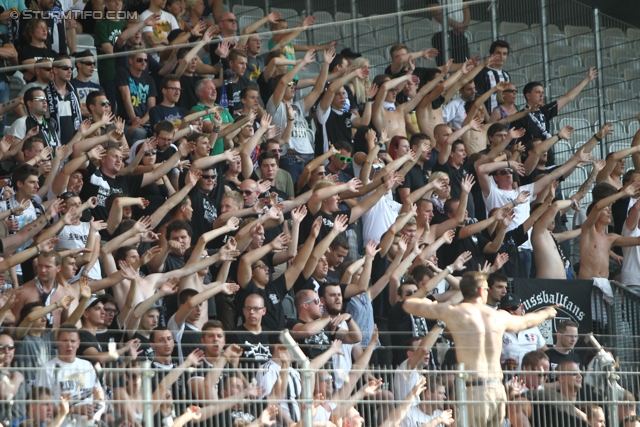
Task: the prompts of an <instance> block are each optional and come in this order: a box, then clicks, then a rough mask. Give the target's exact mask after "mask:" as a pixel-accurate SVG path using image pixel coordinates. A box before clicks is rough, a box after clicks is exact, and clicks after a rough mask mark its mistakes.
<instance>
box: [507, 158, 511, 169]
mask: <svg viewBox="0 0 640 427" xmlns="http://www.w3.org/2000/svg"><path fill="white" fill-rule="evenodd" d="M507 169H511V163H509V160H507Z"/></svg>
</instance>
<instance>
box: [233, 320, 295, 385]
mask: <svg viewBox="0 0 640 427" xmlns="http://www.w3.org/2000/svg"><path fill="white" fill-rule="evenodd" d="M267 312H268V310H267ZM262 323H264V318H263V319H262ZM283 329H284V328H283ZM271 337H272V334H269V333H268V332H267V331H265V330H264V328H263V329H262V332H261V333H259V334H254V333H253V332H250V331H249V330H248V329H247V328H246V327H245V326H244V325H240V326H238V328H237V330H236V331H233V332H228V333H227V343H228V344H238V345H239V346H240V347H242V357H241V359H240V366H241V367H246V369H247V370H248V374H249V376H250V378H253V377H255V370H256V369H258V368H259V367H260V365H262V364H263V363H266V362H267V361H268V360H269V359H271V351H270V350H269V343H270V342H271V341H272V338H271Z"/></svg>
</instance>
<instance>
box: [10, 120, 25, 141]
mask: <svg viewBox="0 0 640 427" xmlns="http://www.w3.org/2000/svg"><path fill="white" fill-rule="evenodd" d="M27 118H29V116H22V117H20V118H17V119H15V120H14V121H13V124H12V125H11V128H10V129H9V133H10V134H11V135H13V136H15V137H16V138H18V139H24V136H25V135H26V134H27Z"/></svg>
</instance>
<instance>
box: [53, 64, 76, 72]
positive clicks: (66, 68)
mask: <svg viewBox="0 0 640 427" xmlns="http://www.w3.org/2000/svg"><path fill="white" fill-rule="evenodd" d="M56 68H58V69H60V70H63V71H69V70H73V67H72V66H70V65H61V66H59V67H56Z"/></svg>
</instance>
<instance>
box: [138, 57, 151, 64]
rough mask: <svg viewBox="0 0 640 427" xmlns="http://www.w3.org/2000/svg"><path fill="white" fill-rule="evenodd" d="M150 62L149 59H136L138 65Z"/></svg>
mask: <svg viewBox="0 0 640 427" xmlns="http://www.w3.org/2000/svg"><path fill="white" fill-rule="evenodd" d="M147 61H149V60H148V59H147V58H136V62H137V63H142V62H147Z"/></svg>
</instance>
